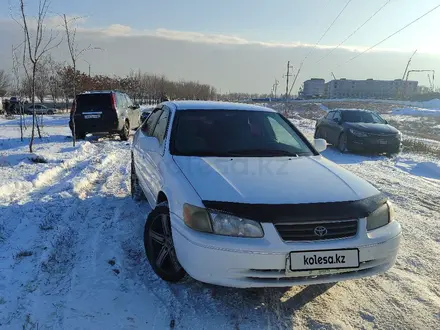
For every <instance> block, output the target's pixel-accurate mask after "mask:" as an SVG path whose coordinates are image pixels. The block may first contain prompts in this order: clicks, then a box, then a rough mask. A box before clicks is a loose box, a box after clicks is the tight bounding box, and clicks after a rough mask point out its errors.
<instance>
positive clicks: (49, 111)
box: [26, 104, 58, 115]
mask: <svg viewBox="0 0 440 330" xmlns="http://www.w3.org/2000/svg"><path fill="white" fill-rule="evenodd" d="M26 112H27V113H28V114H29V115H32V114H33V112H34V107H33V106H32V104H31V105H30V106H29V107H28V108H27V110H26ZM57 112H58V110H57V109H55V108H48V107H46V106H45V105H42V104H35V114H37V115H54V114H56V113H57Z"/></svg>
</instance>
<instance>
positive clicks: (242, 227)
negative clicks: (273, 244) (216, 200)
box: [211, 213, 264, 237]
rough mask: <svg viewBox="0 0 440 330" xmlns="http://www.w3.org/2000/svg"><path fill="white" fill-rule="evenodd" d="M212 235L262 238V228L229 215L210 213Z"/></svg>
mask: <svg viewBox="0 0 440 330" xmlns="http://www.w3.org/2000/svg"><path fill="white" fill-rule="evenodd" d="M211 219H212V228H213V229H214V233H215V234H218V235H226V236H238V237H263V236H264V233H263V228H261V225H260V224H259V223H258V222H256V221H254V220H248V219H243V218H239V217H236V216H233V215H229V214H223V213H211Z"/></svg>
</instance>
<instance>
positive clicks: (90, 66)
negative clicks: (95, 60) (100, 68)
mask: <svg viewBox="0 0 440 330" xmlns="http://www.w3.org/2000/svg"><path fill="white" fill-rule="evenodd" d="M82 60H83V61H84V62H86V63H87V64H88V65H89V78H90V74H91V71H92V70H91V68H92V65H91V64H90V62H89V61H87V60H85V59H82Z"/></svg>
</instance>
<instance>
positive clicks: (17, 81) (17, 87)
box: [12, 45, 26, 142]
mask: <svg viewBox="0 0 440 330" xmlns="http://www.w3.org/2000/svg"><path fill="white" fill-rule="evenodd" d="M19 47H21V45H20V46H18V47H14V45H12V73H13V75H14V92H15V94H16V96H17V98H18V100H17V101H18V103H17V105H16V106H18V113H19V115H20V140H21V142H23V127H24V129H26V122H25V121H24V118H23V117H24V109H23V102H22V88H21V77H20V65H19V63H20V62H19V60H18V56H17V51H18V48H19Z"/></svg>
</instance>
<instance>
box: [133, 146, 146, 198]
mask: <svg viewBox="0 0 440 330" xmlns="http://www.w3.org/2000/svg"><path fill="white" fill-rule="evenodd" d="M130 190H131V198H133V199H134V200H135V201H137V202H139V201H142V200H145V199H146V197H145V194H144V191H143V190H142V187H141V186H140V184H139V179H138V177H137V174H136V169H135V167H134V160H133V155H132V156H131V176H130Z"/></svg>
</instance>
